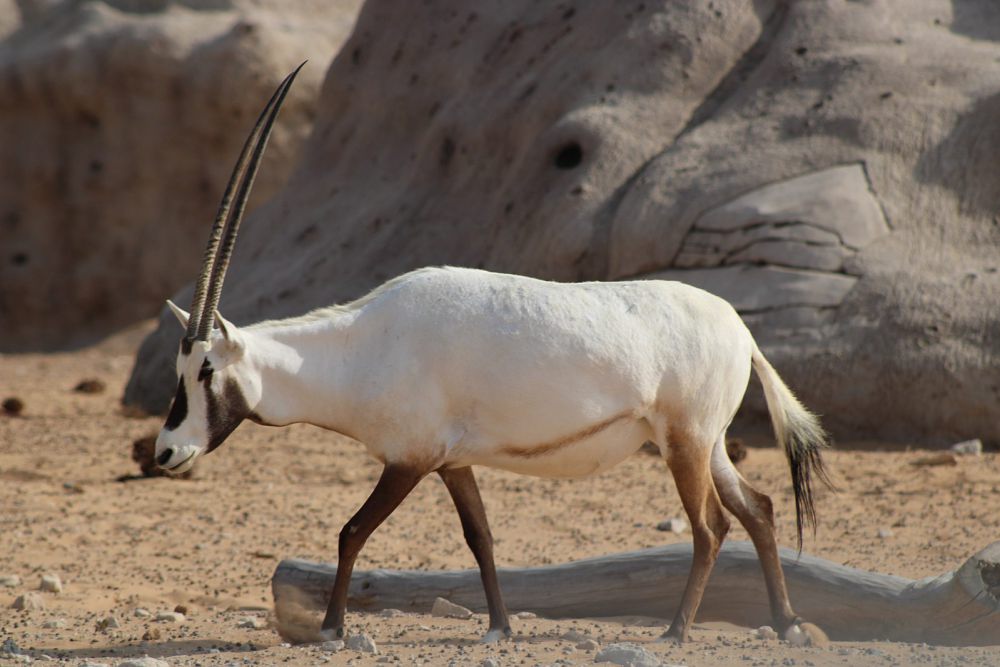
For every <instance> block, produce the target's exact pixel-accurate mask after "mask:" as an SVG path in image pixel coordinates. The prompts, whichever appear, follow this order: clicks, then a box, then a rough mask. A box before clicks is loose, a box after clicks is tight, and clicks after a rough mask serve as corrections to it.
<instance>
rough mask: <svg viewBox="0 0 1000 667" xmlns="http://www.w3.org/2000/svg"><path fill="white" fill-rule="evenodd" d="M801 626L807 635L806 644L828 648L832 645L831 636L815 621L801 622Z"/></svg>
mask: <svg viewBox="0 0 1000 667" xmlns="http://www.w3.org/2000/svg"><path fill="white" fill-rule="evenodd" d="M799 627H800V628H801V629H802V633H803V634H805V636H806V646H814V647H816V648H826V647H828V646H829V645H830V638H829V637H827V636H826V633H825V632H823V630H821V629H820V627H819V626H818V625H816V624H815V623H801V624H800V625H799Z"/></svg>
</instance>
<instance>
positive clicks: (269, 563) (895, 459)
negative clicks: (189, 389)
mask: <svg viewBox="0 0 1000 667" xmlns="http://www.w3.org/2000/svg"><path fill="white" fill-rule="evenodd" d="M152 326H153V323H152V322H146V323H144V324H142V325H141V326H137V327H135V328H133V329H131V330H129V331H126V332H124V333H121V334H119V335H117V336H115V337H113V338H111V339H108V340H105V341H104V342H102V343H100V344H98V345H95V346H92V347H88V348H84V349H80V350H77V351H73V352H66V353H58V354H37V355H36V354H29V355H10V356H0V399H4V398H9V397H16V398H18V399H20V400H21V401H22V402H23V406H24V407H23V411H22V412H21V414H20V415H18V416H10V415H2V414H0V498H2V500H0V503H2V508H3V510H2V513H0V576H3V575H16V576H17V577H18V578H19V579H20V583H18V584H15V585H13V586H8V587H0V642H3V641H7V640H9V641H12V642H13V643H14V644H15V645H16V647H17V648H18V649H19V650H20V651H21V655H19V656H16V655H10V654H6V655H5V654H2V653H0V663H4V664H14V663H17V662H27V661H29V660H35V661H41V660H45V659H46V658H50V659H52V660H55V661H61V662H62V663H64V664H72V665H79V664H81V663H83V662H84V661H87V660H89V661H92V662H97V663H103V664H106V665H116V664H118V663H119V662H121V661H123V660H125V659H126V658H135V657H140V656H144V655H148V656H152V657H155V658H159V659H162V660H165V661H167V662H168V663H169V664H170V665H229V664H232V665H246V664H253V665H271V664H293V665H298V664H302V665H318V664H352V665H368V664H376V663H400V664H429V665H445V664H454V665H479V664H481V663H483V662H484V660H487V659H492V660H493V661H494V662H493V663H492V664H496V665H541V664H562V665H570V664H593V662H594V656H595V653H596V651H595V649H594V648H578V645H580V644H581V638H590V639H593V640H594V641H595V642H596V643H597V644H598V645H600V646H606V645H607V644H610V643H614V642H621V641H629V642H637V643H639V644H642V645H644V646H645V647H646V648H647V649H648V650H650V651H651V652H652V653H654V654H656V655H657V656H658V657H659V658H660V659H661V660H662V661H663V662H664V664H683V665H688V666H691V667H694V666H697V665H719V664H739V665H890V664H892V665H909V664H935V665H937V664H941V665H951V664H956V665H957V664H963V665H966V664H970V665H997V664H1000V649H997V648H955V647H934V646H928V645H925V644H899V643H890V642H878V643H845V642H833V643H831V644H830V646H828V647H823V648H816V647H811V648H797V647H794V646H791V645H789V644H787V643H784V642H780V641H775V640H762V639H759V638H757V636H756V635H755V634H754V633H753V632H752V630H751V629H749V628H740V627H735V626H730V625H724V624H715V623H713V624H703V623H697V622H696V624H695V629H694V631H693V633H692V641H691V642H689V643H688V644H685V645H683V646H672V645H664V644H654V643H652V642H653V640H654V639H655V638H656V637H657V636H659V635H660V634H661V633H662V632H663V630H664V629H665V625H666V621H664V620H658V619H643V618H615V619H606V620H565V619H564V620H548V619H541V618H515V619H514V620H513V625H514V632H515V638H514V639H513V640H511V641H505V642H501V643H499V644H494V645H483V644H481V643H479V642H478V639H479V637H480V636H481V635H482V634H483V632H484V631H485V628H486V624H485V617H484V616H483V615H478V614H477V615H475V616H473V618H472V619H470V620H454V619H441V618H434V617H431V616H430V615H416V614H402V615H393V616H389V615H382V614H362V613H358V612H349V614H348V625H349V631H351V632H354V633H358V632H364V633H367V634H368V635H370V636H371V637H372V638H373V639H374V640H375V642H376V643H377V645H378V651H379V652H378V653H377V654H368V653H360V652H356V651H350V650H346V649H345V650H341V651H337V652H330V651H327V650H324V649H323V648H322V647H321V646H319V645H315V644H312V645H308V644H307V645H298V646H293V645H289V644H287V643H286V642H285V641H284V640H283V639H282V638H281V637H280V636H279V635H278V633H277V632H276V630H275V629H274V625H273V610H272V600H271V595H270V586H269V582H270V576H271V574H272V572H273V571H274V568H275V566H276V565H277V563H278V561H279V560H281V559H283V558H290V557H299V558H306V559H311V560H318V561H334V560H336V544H337V534H338V532H339V530H340V526H341V525H342V524H343V522H344V521H346V519H347V518H348V517H349V516H350V515H351V514H352V513H353V512H354V510H355V509H356V508H357V507H358V506H359V505H360V504H361V502H362V501H363V500H364V498H365V497H366V495H367V493H368V492H369V491H370V489H371V487H372V486H373V484H374V481H375V479H376V477H377V475H378V472H379V464H378V463H377V462H376V461H373V460H370V459H369V458H368V457H367V456H366V454H365V452H364V450H363V448H362V447H361V446H360V445H359V444H358V443H355V442H352V441H350V440H349V439H347V438H344V437H341V436H338V435H336V434H333V433H329V432H326V431H323V430H320V429H317V428H314V427H309V426H294V427H288V428H280V429H275V428H267V427H262V426H257V425H254V424H251V423H246V424H244V425H243V426H241V427H240V428H239V429H238V430H237V431H236V433H234V434H233V435H232V436H231V437H230V439H229V440H228V442H227V443H226V444H225V445H223V446H222V447H221V448H220V449H219V450H218V451H216V452H214V453H213V454H212V455H211V456H208V457H205V458H204V459H202V460H201V461H200V462H199V464H198V466H197V467H196V469H195V473H194V475H193V476H192V478H191V479H189V480H173V479H167V478H162V477H160V478H148V479H147V478H140V479H132V480H129V481H118V478H119V477H120V476H123V475H126V476H131V475H137V474H138V472H139V469H138V466H137V465H136V463H134V462H133V461H132V460H131V449H132V442H133V441H134V440H135V439H138V438H140V437H143V436H147V435H151V434H154V433H155V432H156V430H157V429H158V428H159V427H160V424H161V418H158V417H149V416H136V415H130V414H126V413H125V412H123V410H122V408H121V406H120V396H121V394H122V390H123V386H124V383H125V381H126V378H127V375H128V372H129V369H130V367H131V364H132V360H133V359H134V355H135V350H136V347H137V346H138V343H139V341H140V340H141V338H142V336H143V335H145V334H146V333H148V332H149V331H150V330H151V327H152ZM83 380H99V381H100V382H101V383H103V384H104V387H103V389H102V390H100V391H97V392H93V393H84V392H80V391H77V390H75V387H77V385H78V384H79V383H80V382H81V381H83ZM95 388H96V389H101V388H100V386H98V387H95ZM748 442H749V443H750V444H751V447H750V450H749V455H748V457H747V459H746V460H745V461H743V462H742V463H741V464H740V468H741V470H742V471H743V473H744V475H746V476H747V477H748V478H749V479H750V480H751V481H752V482H753V483H754V484H755V485H756V486H757V487H758V488H760V489H761V490H764V491H765V492H767V493H769V494H770V495H771V496H772V498H773V499H774V502H775V508H776V512H777V519H778V533H779V541H780V542H781V543H782V544H783V545H785V546H793V545H794V510H793V507H792V501H791V488H790V483H789V475H788V470H787V466H786V464H785V461H784V458H783V455H782V454H781V453H780V452H779V451H778V450H777V449H776V448H774V446H773V444H771V442H770V440H769V439H768V438H767V437H764V436H762V435H761V434H756V435H753V434H751V436H748ZM942 444H946V443H942ZM928 454H929V452H927V451H926V450H919V449H916V448H911V447H908V446H907V443H884V442H879V443H873V442H850V443H837V447H836V448H835V449H834V450H831V451H830V452H829V453H828V455H827V460H828V464H829V467H830V468H831V469H832V471H833V473H834V475H835V479H836V482H837V484H838V485H839V488H840V490H839V492H838V493H831V492H827V491H825V490H822V491H820V497H819V511H820V527H819V531H818V532H817V534H816V535H815V536H812V535H807V537H806V541H805V545H804V548H805V551H807V552H809V553H811V554H814V555H817V556H821V557H824V558H827V559H830V560H833V561H835V562H839V563H845V564H849V565H852V566H856V567H861V568H865V569H870V570H875V571H879V572H884V573H890V574H898V575H903V576H907V577H914V578H916V577H924V576H929V575H936V574H940V573H942V572H945V571H949V570H952V569H954V568H955V567H957V566H958V565H959V564H961V563H962V562H963V561H964V560H965V559H966V558H967V557H968V556H970V555H971V554H973V553H974V552H976V551H978V550H979V549H981V548H982V547H984V546H986V545H987V544H989V543H991V542H993V541H995V540H996V539H997V538H998V536H1000V515H998V514H997V513H996V511H995V507H994V504H995V503H994V502H992V501H991V500H990V499H991V498H996V497H998V495H997V494H998V493H1000V456H998V454H997V453H993V452H986V453H984V454H983V455H982V456H978V457H975V456H968V457H960V458H959V459H958V464H957V465H951V466H931V467H919V466H914V465H913V462H914V461H916V460H918V459H920V458H921V457H925V456H927V455H928ZM477 474H478V478H479V480H480V485H481V488H482V492H483V496H484V499H485V502H486V505H487V509H488V511H489V515H490V519H491V522H492V528H493V532H494V535H495V538H496V547H495V549H496V554H497V561H498V565H499V566H500V567H504V566H530V565H541V564H546V563H557V562H563V561H568V560H574V559H579V558H584V557H588V556H595V555H600V554H607V553H613V552H616V551H624V550H630V549H637V548H642V547H648V546H653V545H660V544H665V543H669V542H675V541H687V540H690V533H689V532H688V533H683V534H680V535H675V534H673V533H671V532H662V531H658V530H656V525H657V523H659V522H660V521H662V520H663V519H665V518H670V517H677V516H682V515H683V513H682V509H681V505H680V501H679V499H678V497H677V495H676V492H675V491H674V489H673V483H672V481H671V480H670V478H669V476H668V475H667V473H666V470H665V467H664V465H663V462H662V461H661V460H660V459H659V458H658V457H656V456H653V455H650V454H648V453H644V452H639V453H637V454H635V455H634V456H632V457H631V458H629V459H628V460H627V461H626V462H624V463H623V464H622V465H620V466H618V467H617V468H615V469H614V470H612V471H611V472H609V473H607V474H604V475H601V476H598V477H594V478H588V479H581V480H573V481H557V480H545V479H534V478H528V477H519V476H516V475H512V474H508V473H504V472H498V471H493V470H479V471H477ZM730 539H735V540H746V539H747V535H746V533H745V532H744V531H743V530H742V528H740V527H738V526H735V525H734V529H733V531H732V532H731V533H730ZM473 565H474V563H473V560H472V556H471V554H470V553H469V551H468V549H467V548H466V546H465V544H464V542H463V539H462V535H461V530H460V528H459V523H458V518H457V516H456V515H455V512H454V510H453V508H452V506H451V502H450V500H449V498H448V496H447V493H446V491H445V489H444V486H443V484H441V483H440V482H439V481H438V480H437V479H436V478H429V479H427V480H426V481H424V482H423V483H422V484H421V485H420V486H419V487H418V488H417V490H416V491H415V492H414V493H413V495H412V496H411V497H410V498H408V499H407V501H406V502H405V503H404V504H403V506H402V507H401V508H400V509H399V510H398V511H397V512H396V513H395V514H394V515H393V516H392V517H390V519H389V520H388V521H387V522H386V524H385V525H384V526H383V527H382V528H381V529H379V530H378V531H377V532H376V533H375V535H374V536H373V537H372V539H371V540H370V541H369V543H368V545H367V546H366V548H365V549H364V550H363V552H362V554H361V557H360V559H359V562H358V565H357V568H358V569H359V570H360V569H369V568H375V567H391V568H418V569H429V570H433V569H457V568H470V567H473ZM50 573H51V574H56V575H58V576H59V577H60V579H61V582H62V585H63V590H62V592H60V593H51V592H40V591H38V589H39V586H40V581H41V577H42V576H43V575H45V574H50ZM709 585H710V586H711V583H710V584H709ZM29 592H37V595H38V596H40V598H41V600H42V601H43V604H44V608H43V609H40V610H32V611H17V610H15V609H13V608H12V605H13V603H14V601H15V599H16V598H18V597H19V596H21V595H23V594H25V593H29ZM792 602H793V604H794V602H795V600H794V599H793V600H792ZM178 605H180V606H181V607H183V608H185V612H186V613H185V615H184V620H183V621H182V622H169V621H157V620H156V616H157V615H158V614H160V613H162V612H171V611H174V610H175V609H176V608H177V607H178ZM136 609H145V610H147V611H148V612H150V614H151V616H148V617H141V616H137V615H136ZM109 616H113V617H114V619H115V622H111V623H110V624H109V623H108V617H109ZM248 619H256V620H255V621H252V622H249V621H248ZM316 622H317V623H318V618H317V620H316ZM768 622H769V621H768V619H767V618H762V619H761V622H760V624H761V625H764V624H767V623H768ZM116 624H117V626H118V627H114V626H115V625H116ZM251 624H252V625H253V626H257V627H249V626H251ZM109 625H110V627H108V626H109ZM8 646H10V644H9V643H8ZM487 664H489V663H487Z"/></svg>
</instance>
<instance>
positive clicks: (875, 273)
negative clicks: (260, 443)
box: [125, 0, 1000, 441]
mask: <svg viewBox="0 0 1000 667" xmlns="http://www.w3.org/2000/svg"><path fill="white" fill-rule="evenodd" d="M997 26H1000V9H998V8H997V6H996V5H995V3H993V2H992V0H978V1H977V0H967V1H965V2H962V3H951V2H946V1H944V0H906V1H905V2H903V0H895V1H890V0H869V1H868V2H864V3H861V2H842V3H841V2H837V3H832V2H827V1H823V0H797V1H796V2H781V1H778V0H773V1H766V0H758V1H756V2H753V3H747V2H745V1H743V0H731V1H727V0H713V1H708V0H703V1H699V2H683V3H682V2H667V1H665V0H661V1H660V2H648V1H647V2H634V3H628V4H621V3H573V2H568V3H567V2H563V3H537V2H534V1H533V0H521V1H519V2H508V3H503V4H502V5H496V6H493V5H491V6H490V7H488V8H487V7H483V6H479V5H476V6H474V7H473V6H470V5H468V4H467V3H461V2H458V1H457V0H452V1H442V2H432V3H421V4H416V3H400V2H391V1H390V0H369V2H368V3H367V4H366V5H365V6H364V8H363V10H362V12H361V14H360V16H359V19H358V24H357V27H356V29H355V32H354V33H353V35H352V36H351V38H350V39H349V40H348V41H347V43H346V44H345V45H344V47H343V49H342V50H341V52H340V54H339V55H338V57H337V58H336V59H335V60H334V62H333V64H332V65H331V67H330V69H329V71H328V73H327V76H326V80H325V82H324V84H323V89H322V93H321V97H320V101H319V111H318V117H317V121H316V126H315V127H314V129H313V132H312V135H311V139H310V140H309V141H308V142H307V145H306V149H305V151H304V153H303V155H302V158H301V160H300V161H299V163H298V167H297V168H296V170H295V172H294V175H293V176H292V178H291V179H290V181H289V183H288V185H287V186H286V187H285V188H283V189H282V190H280V191H279V192H278V193H277V194H276V195H275V196H274V197H273V198H272V199H271V200H270V201H269V202H268V203H267V204H266V205H264V206H262V207H261V208H259V209H258V210H257V212H256V213H255V214H254V215H252V216H251V217H250V218H249V219H248V220H247V222H246V223H245V225H244V232H243V238H242V239H241V240H240V247H239V249H238V250H237V252H236V255H235V259H234V265H233V267H232V269H231V272H230V278H229V280H228V282H227V285H226V289H225V292H224V295H223V299H222V310H223V312H225V313H226V315H227V317H229V318H231V319H233V320H234V321H236V322H237V323H249V322H252V321H254V320H257V319H260V318H263V317H281V316H286V315H292V314H297V313H301V312H303V311H305V310H308V309H310V308H313V307H317V306H321V305H326V304H329V303H331V302H335V301H340V300H345V299H348V298H351V297H354V296H357V295H359V294H360V293H362V292H363V291H365V290H367V289H369V288H370V287H372V286H374V285H375V284H377V283H378V282H380V281H382V280H384V279H386V278H388V277H390V276H393V275H396V274H398V273H400V272H403V271H405V270H407V269H411V268H414V267H417V266H422V265H427V264H443V263H451V264H460V265H467V266H479V267H485V268H488V269H493V270H501V271H511V272H518V273H525V274H530V275H536V276H540V277H543V278H551V279H557V280H581V279H601V280H617V279H623V278H645V277H666V278H671V279H681V280H686V281H689V282H692V283H694V284H698V285H702V286H703V287H705V288H706V289H709V290H712V291H715V292H717V293H719V294H721V295H723V296H725V297H727V298H728V299H730V300H731V301H732V302H733V303H734V304H735V305H736V306H737V308H738V309H739V310H740V311H741V312H742V313H743V314H744V316H745V318H746V319H747V321H748V322H749V324H750V325H751V328H752V329H753V330H754V332H755V334H756V335H757V336H758V340H759V341H760V343H761V345H762V347H763V348H764V350H765V352H766V353H767V354H768V355H769V357H770V358H771V360H772V362H773V363H774V364H775V365H776V366H777V367H778V368H779V370H780V371H781V372H782V374H783V375H784V377H785V378H786V380H787V381H788V383H789V384H790V385H791V386H792V387H794V388H795V389H796V390H797V391H798V393H799V394H800V395H801V396H802V398H803V399H804V401H805V402H806V403H807V404H809V405H810V406H812V407H813V408H814V409H816V410H817V411H819V412H821V413H822V414H824V416H825V422H826V423H827V424H828V425H829V426H831V427H832V428H833V430H834V431H835V432H836V433H837V434H840V435H845V436H859V435H861V436H867V437H883V438H885V437H888V438H914V439H919V440H923V441H942V440H945V439H948V438H955V437H964V436H977V437H984V438H987V439H994V440H997V439H1000V401H998V400H997V399H998V394H1000V381H998V380H995V379H993V375H994V372H993V369H994V368H995V367H996V366H997V363H996V362H997V357H998V346H997V342H998V338H1000V319H998V318H997V316H996V315H995V313H997V312H998V306H1000V275H998V273H997V267H998V266H1000V258H998V257H997V252H996V250H995V248H996V247H997V243H998V242H1000V230H998V225H997V223H996V220H995V218H994V215H995V212H996V211H997V210H1000V181H998V180H997V178H996V174H997V173H1000V170H998V169H997V167H998V166H1000V157H998V156H1000V125H998V124H997V123H996V121H995V119H996V118H997V117H1000V86H998V85H997V83H996V82H997V81H1000V28H998V27H997ZM275 78H276V77H275ZM263 98H264V96H263V95H262V96H261V100H260V101H259V102H258V104H260V103H261V102H262V101H263ZM239 139H242V135H241V134H239V133H237V137H236V139H234V141H238V140H239ZM265 168H266V167H265ZM207 219H208V218H207V216H206V218H205V220H206V224H207ZM191 277H192V278H193V277H194V276H193V273H192V275H191ZM175 298H177V299H181V300H182V302H184V301H187V300H189V299H190V288H186V289H185V290H182V291H181V292H180V293H179V294H178V295H176V297H175ZM179 334H180V331H179V329H178V327H177V325H176V323H175V322H174V320H173V318H172V317H170V316H166V315H165V316H163V317H162V318H161V322H160V326H159V328H158V329H157V331H155V332H154V333H153V334H152V335H151V336H150V337H149V338H148V339H147V340H146V341H145V343H144V344H143V347H142V349H141V351H140V353H139V356H138V359H137V362H136V367H135V369H134V371H133V375H132V378H131V380H130V383H129V386H128V388H127V390H126V396H125V401H126V402H127V403H130V404H136V405H140V406H143V407H145V408H146V409H149V410H152V411H160V410H163V409H164V408H165V407H166V405H167V403H168V401H169V398H170V394H171V391H172V388H173V386H174V380H173V378H172V375H173V355H174V354H175V350H176V345H177V338H178V336H179ZM750 408H751V411H755V412H757V413H760V411H761V410H762V409H763V408H762V404H761V400H760V398H759V396H757V397H755V398H753V399H752V400H751V402H750Z"/></svg>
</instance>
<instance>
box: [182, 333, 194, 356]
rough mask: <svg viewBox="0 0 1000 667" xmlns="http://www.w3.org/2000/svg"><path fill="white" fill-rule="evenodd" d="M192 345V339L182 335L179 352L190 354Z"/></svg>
mask: <svg viewBox="0 0 1000 667" xmlns="http://www.w3.org/2000/svg"><path fill="white" fill-rule="evenodd" d="M193 347H194V339H193V338H188V337H187V336H184V338H181V354H191V348H193Z"/></svg>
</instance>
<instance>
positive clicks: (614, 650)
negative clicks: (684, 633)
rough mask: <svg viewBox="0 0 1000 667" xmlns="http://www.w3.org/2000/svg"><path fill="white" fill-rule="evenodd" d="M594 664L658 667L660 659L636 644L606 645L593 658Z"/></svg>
mask: <svg viewBox="0 0 1000 667" xmlns="http://www.w3.org/2000/svg"><path fill="white" fill-rule="evenodd" d="M594 662H610V663H613V664H615V665H630V666H631V667H660V659H659V658H657V657H656V656H655V655H654V654H652V653H650V652H649V651H647V650H646V649H644V648H643V647H641V646H638V645H637V644H628V643H619V644H608V645H607V646H606V647H604V648H603V649H601V651H600V652H599V653H598V654H597V655H595V656H594Z"/></svg>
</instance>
